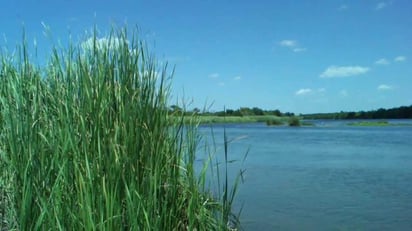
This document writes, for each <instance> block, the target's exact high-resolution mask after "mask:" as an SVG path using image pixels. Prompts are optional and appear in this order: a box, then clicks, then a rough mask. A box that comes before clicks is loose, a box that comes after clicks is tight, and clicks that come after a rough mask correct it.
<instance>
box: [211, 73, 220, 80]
mask: <svg viewBox="0 0 412 231" xmlns="http://www.w3.org/2000/svg"><path fill="white" fill-rule="evenodd" d="M209 78H211V79H217V78H219V73H212V74H210V75H209Z"/></svg>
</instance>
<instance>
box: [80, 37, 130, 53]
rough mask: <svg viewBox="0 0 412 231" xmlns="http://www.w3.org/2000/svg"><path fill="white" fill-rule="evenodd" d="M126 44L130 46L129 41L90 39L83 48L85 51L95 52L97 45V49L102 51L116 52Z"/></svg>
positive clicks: (82, 44) (82, 45) (114, 38)
mask: <svg viewBox="0 0 412 231" xmlns="http://www.w3.org/2000/svg"><path fill="white" fill-rule="evenodd" d="M123 43H126V45H128V44H129V41H127V40H124V39H121V38H116V37H112V38H96V39H95V38H89V39H87V40H86V41H84V42H82V43H81V45H80V46H81V48H82V49H83V50H85V51H87V50H93V49H94V45H95V44H96V48H97V49H99V50H101V49H110V50H112V49H113V50H115V49H119V48H120V46H121V45H122V44H123Z"/></svg>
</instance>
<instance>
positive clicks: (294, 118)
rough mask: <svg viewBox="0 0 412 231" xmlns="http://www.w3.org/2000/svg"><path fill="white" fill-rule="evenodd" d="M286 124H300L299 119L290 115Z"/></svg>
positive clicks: (292, 125)
mask: <svg viewBox="0 0 412 231" xmlns="http://www.w3.org/2000/svg"><path fill="white" fill-rule="evenodd" d="M288 125H289V126H291V127H299V126H300V125H301V123H300V119H299V118H298V117H296V116H292V117H290V118H289V120H288Z"/></svg>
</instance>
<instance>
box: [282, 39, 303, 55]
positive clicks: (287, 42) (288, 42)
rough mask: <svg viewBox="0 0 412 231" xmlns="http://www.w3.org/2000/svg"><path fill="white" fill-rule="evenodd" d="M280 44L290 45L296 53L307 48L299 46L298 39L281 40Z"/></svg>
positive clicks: (283, 45)
mask: <svg viewBox="0 0 412 231" xmlns="http://www.w3.org/2000/svg"><path fill="white" fill-rule="evenodd" d="M279 45H281V46H282V47H288V48H290V49H291V50H292V51H293V52H296V53H297V52H303V51H306V48H304V47H299V43H298V41H296V40H291V39H285V40H282V41H280V42H279Z"/></svg>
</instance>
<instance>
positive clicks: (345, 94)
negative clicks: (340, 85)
mask: <svg viewBox="0 0 412 231" xmlns="http://www.w3.org/2000/svg"><path fill="white" fill-rule="evenodd" d="M339 95H340V96H342V97H346V96H348V92H347V91H346V90H340V92H339Z"/></svg>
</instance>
